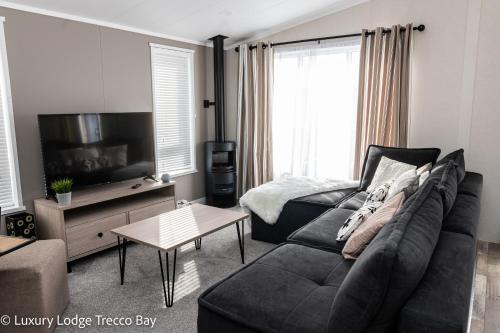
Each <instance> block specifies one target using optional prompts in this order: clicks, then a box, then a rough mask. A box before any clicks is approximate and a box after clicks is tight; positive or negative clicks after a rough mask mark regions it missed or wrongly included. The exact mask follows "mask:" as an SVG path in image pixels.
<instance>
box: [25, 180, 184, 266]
mask: <svg viewBox="0 0 500 333" xmlns="http://www.w3.org/2000/svg"><path fill="white" fill-rule="evenodd" d="M135 184H141V186H140V187H138V188H136V189H132V188H131V186H133V185H135ZM175 202H176V201H175V181H171V182H169V183H163V182H151V181H145V180H142V179H141V178H139V179H133V180H129V181H125V182H120V183H114V184H107V185H101V186H97V187H92V188H87V189H83V190H79V191H74V192H73V193H72V201H71V204H70V205H68V206H60V205H58V204H57V202H55V201H53V200H46V199H45V198H40V199H36V200H35V201H34V204H35V214H36V220H37V231H38V238H39V239H53V238H59V239H62V240H63V241H64V242H65V243H66V258H67V261H68V263H69V262H71V261H73V260H75V259H79V258H82V257H85V256H88V255H90V254H92V253H96V252H99V251H102V250H104V249H107V248H110V247H113V246H115V245H116V237H115V236H114V235H112V234H111V233H110V232H109V231H110V230H112V229H115V228H118V227H120V226H123V225H126V224H129V223H134V222H138V221H141V220H144V219H147V218H149V217H153V216H157V215H160V214H162V213H165V212H168V211H171V210H174V209H175Z"/></svg>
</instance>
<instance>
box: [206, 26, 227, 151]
mask: <svg viewBox="0 0 500 333" xmlns="http://www.w3.org/2000/svg"><path fill="white" fill-rule="evenodd" d="M226 38H227V37H226V36H222V35H217V36H214V37H212V38H210V40H212V41H213V43H214V92H215V141H216V142H224V141H225V140H226V117H225V114H224V39H226Z"/></svg>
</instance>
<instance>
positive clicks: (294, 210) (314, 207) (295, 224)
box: [252, 187, 357, 244]
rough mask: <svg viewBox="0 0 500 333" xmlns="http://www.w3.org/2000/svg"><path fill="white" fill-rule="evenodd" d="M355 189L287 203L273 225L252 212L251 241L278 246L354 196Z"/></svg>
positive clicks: (320, 194) (316, 195) (314, 195)
mask: <svg viewBox="0 0 500 333" xmlns="http://www.w3.org/2000/svg"><path fill="white" fill-rule="evenodd" d="M356 190H357V187H351V188H346V189H342V190H336V191H330V192H326V193H319V194H313V195H308V196H305V197H301V198H297V199H294V200H290V201H288V202H287V203H286V204H285V206H284V207H283V211H282V212H281V214H280V217H279V218H278V221H276V223H275V224H268V223H266V222H264V220H262V219H261V218H260V217H259V215H257V214H255V213H253V212H252V239H255V240H260V241H264V242H268V243H274V244H279V243H282V242H284V241H285V240H286V238H287V237H288V236H289V235H290V234H291V233H292V232H294V231H295V230H297V229H299V228H300V227H302V226H304V225H305V224H307V223H308V222H309V221H312V220H314V219H315V218H317V217H318V216H320V215H321V214H323V213H324V212H326V211H327V210H329V209H331V208H334V207H336V206H337V205H338V204H339V203H341V202H342V201H344V200H345V199H347V198H349V197H351V196H352V195H354V194H356Z"/></svg>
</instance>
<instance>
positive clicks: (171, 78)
mask: <svg viewBox="0 0 500 333" xmlns="http://www.w3.org/2000/svg"><path fill="white" fill-rule="evenodd" d="M150 46H151V70H152V78H153V108H154V121H155V145H156V172H157V173H158V174H160V173H166V172H168V173H169V174H170V175H173V176H176V175H181V174H187V173H191V172H196V163H195V147H194V121H195V113H194V73H193V67H194V65H193V54H194V51H193V50H187V49H179V48H174V47H167V46H163V45H157V44H150Z"/></svg>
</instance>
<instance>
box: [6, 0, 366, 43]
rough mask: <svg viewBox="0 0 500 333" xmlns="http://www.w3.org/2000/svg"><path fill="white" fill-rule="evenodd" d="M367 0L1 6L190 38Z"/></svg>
mask: <svg viewBox="0 0 500 333" xmlns="http://www.w3.org/2000/svg"><path fill="white" fill-rule="evenodd" d="M365 1H368V0H250V1H249V0H10V1H0V6H5V7H11V8H16V9H21V10H27V11H33V12H38V13H42V14H47V15H52V16H59V17H64V18H68V19H75V20H80V21H84V22H89V23H95V24H99V25H104V26H112V27H116V28H120V29H125V30H132V31H137V32H144V33H150V34H154V35H161V36H163V37H168V38H173V39H177V40H184V41H189V42H195V43H202V44H205V43H207V39H208V38H210V37H212V36H214V35H217V34H223V35H226V36H229V37H231V38H230V39H229V40H228V41H227V42H226V45H230V44H234V43H236V42H239V41H242V40H247V39H251V38H258V37H263V36H265V35H269V34H272V33H274V32H278V31H280V30H284V29H286V28H289V27H292V26H295V25H298V24H300V23H304V22H307V21H310V20H313V19H316V18H318V17H321V16H324V15H327V14H330V13H333V12H336V11H339V10H342V9H345V8H347V7H351V6H354V5H357V4H359V3H362V2H365Z"/></svg>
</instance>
